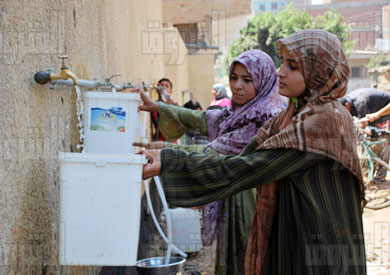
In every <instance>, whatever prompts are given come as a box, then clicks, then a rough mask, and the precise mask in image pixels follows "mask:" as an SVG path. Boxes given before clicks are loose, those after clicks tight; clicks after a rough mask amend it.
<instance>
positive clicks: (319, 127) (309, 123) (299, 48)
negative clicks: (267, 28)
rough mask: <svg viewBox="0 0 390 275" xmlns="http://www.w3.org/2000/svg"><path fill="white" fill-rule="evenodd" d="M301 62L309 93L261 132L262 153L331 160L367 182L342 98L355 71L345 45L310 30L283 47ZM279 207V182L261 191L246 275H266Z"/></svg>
mask: <svg viewBox="0 0 390 275" xmlns="http://www.w3.org/2000/svg"><path fill="white" fill-rule="evenodd" d="M283 47H284V48H285V49H286V50H287V51H288V52H289V54H290V55H291V56H292V57H293V58H294V59H295V61H296V62H297V63H298V66H299V69H300V71H301V72H302V74H303V78H304V81H305V84H306V91H305V92H304V93H303V94H302V95H301V96H300V97H299V98H298V102H299V105H298V107H296V104H295V103H293V102H291V101H290V105H289V108H288V109H286V110H284V111H282V112H281V113H279V114H278V115H277V116H275V117H273V118H272V119H271V120H270V121H269V122H268V123H267V124H266V125H265V126H264V127H262V128H261V129H260V130H259V132H258V133H257V138H258V142H259V144H260V145H259V147H258V149H273V148H284V149H296V150H300V151H307V152H312V153H316V154H320V155H324V156H327V157H329V158H332V159H334V160H336V161H338V162H340V163H341V164H342V165H343V166H345V167H346V168H347V169H349V170H350V171H351V172H352V173H353V174H354V175H355V176H356V177H357V179H358V181H359V182H360V187H361V196H362V200H364V191H363V185H362V183H363V179H362V173H361V168H360V163H359V158H358V155H357V150H356V136H355V132H354V130H353V129H354V125H353V121H352V119H351V115H350V114H349V112H348V111H347V109H346V108H344V107H343V106H342V105H341V104H340V103H339V102H338V100H335V99H337V98H340V97H342V96H343V95H344V94H345V93H346V90H347V84H348V76H349V66H348V63H347V59H346V57H345V55H344V51H343V48H342V45H341V42H340V41H339V40H338V39H337V37H336V36H334V35H333V34H331V33H329V32H326V31H323V30H304V31H300V32H297V33H294V34H292V35H291V36H289V37H287V38H284V39H281V40H279V41H278V42H277V48H278V50H279V52H281V50H282V48H283ZM277 204H278V187H277V184H276V183H272V184H267V185H265V186H262V187H260V188H258V204H257V209H256V214H255V216H254V218H253V221H252V226H251V235H250V241H249V243H248V248H247V254H246V274H264V273H263V272H264V271H265V269H266V263H267V257H266V256H267V251H268V240H269V236H270V233H271V229H272V221H273V219H274V214H275V210H276V207H277Z"/></svg>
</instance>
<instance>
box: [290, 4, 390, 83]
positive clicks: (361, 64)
mask: <svg viewBox="0 0 390 275" xmlns="http://www.w3.org/2000/svg"><path fill="white" fill-rule="evenodd" d="M292 2H293V4H294V5H295V7H297V8H299V9H303V10H306V11H307V12H308V13H309V14H310V15H311V16H313V17H316V16H318V15H321V14H323V13H324V12H326V11H327V10H329V9H335V10H336V11H337V12H339V13H341V14H342V15H343V16H344V21H345V22H346V23H349V24H351V39H352V40H354V41H355V43H354V47H353V52H352V53H351V54H350V55H349V56H348V61H349V64H350V66H351V80H350V82H349V89H350V90H352V89H355V88H357V87H369V86H370V75H369V72H368V69H367V68H366V65H367V64H368V62H369V59H370V58H371V57H372V56H375V55H377V54H378V53H380V52H383V51H384V52H388V51H390V47H389V45H390V44H389V43H390V40H389V39H390V34H389V32H390V5H389V1H388V0H374V1H365V0H323V1H322V4H321V5H311V4H309V5H307V4H302V3H300V2H301V1H297V0H294V1H292Z"/></svg>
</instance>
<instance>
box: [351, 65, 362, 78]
mask: <svg viewBox="0 0 390 275" xmlns="http://www.w3.org/2000/svg"><path fill="white" fill-rule="evenodd" d="M351 69H352V70H351V77H360V74H361V70H360V67H352V68H351Z"/></svg>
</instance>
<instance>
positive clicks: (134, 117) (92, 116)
mask: <svg viewBox="0 0 390 275" xmlns="http://www.w3.org/2000/svg"><path fill="white" fill-rule="evenodd" d="M83 102H84V118H83V124H84V135H85V139H84V152H86V153H134V150H135V149H134V147H133V146H132V145H131V144H132V143H133V142H134V141H138V140H139V139H140V136H141V130H140V128H141V121H140V119H141V117H140V114H139V112H137V107H138V105H139V104H140V102H141V99H140V96H139V94H135V93H119V92H118V93H114V92H84V93H83Z"/></svg>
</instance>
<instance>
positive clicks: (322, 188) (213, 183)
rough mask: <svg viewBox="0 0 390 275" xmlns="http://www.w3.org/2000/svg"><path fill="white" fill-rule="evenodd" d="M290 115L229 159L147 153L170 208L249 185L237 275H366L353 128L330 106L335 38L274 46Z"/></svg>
mask: <svg viewBox="0 0 390 275" xmlns="http://www.w3.org/2000/svg"><path fill="white" fill-rule="evenodd" d="M277 48H278V50H279V53H280V55H281V58H282V62H283V64H282V66H281V68H280V70H279V72H278V76H279V93H280V94H282V95H285V96H288V97H289V98H290V105H289V108H288V109H286V110H284V111H282V112H281V113H279V114H278V115H276V116H275V117H273V118H272V119H271V120H270V121H269V122H268V123H267V124H266V125H264V126H263V127H262V128H261V129H260V130H259V131H258V133H257V136H256V138H254V139H253V140H252V142H250V143H249V144H248V146H246V148H245V149H244V150H243V152H242V153H241V154H240V155H238V156H219V157H215V156H206V155H204V154H188V153H187V152H185V151H182V150H175V149H163V150H146V151H144V154H145V155H146V157H147V158H148V159H149V163H148V165H146V166H144V171H143V176H144V178H148V177H150V176H154V175H157V174H160V175H161V177H162V179H163V182H164V183H165V184H164V190H165V194H166V196H167V199H168V202H169V203H170V204H171V205H177V206H184V207H186V206H187V207H189V206H196V205H202V204H205V203H209V202H211V201H216V200H221V199H224V198H227V197H229V196H231V195H233V194H236V193H237V192H240V191H242V190H246V189H248V188H253V187H257V192H258V193H257V196H258V204H257V208H256V214H255V216H254V218H253V221H252V226H251V233H250V239H249V242H248V247H247V253H246V260H245V273H246V274H250V275H258V274H261V275H263V274H272V275H273V274H282V275H285V274H313V275H317V274H324V275H325V274H326V275H328V274H354V275H356V274H366V266H365V264H366V260H365V250H364V235H363V226H362V209H361V206H362V205H363V204H364V202H365V201H364V191H363V184H362V174H361V169H360V164H359V159H358V155H357V151H356V137H355V133H354V126H353V122H352V119H351V116H350V115H349V113H348V111H347V110H346V109H345V108H344V107H343V106H342V105H341V104H340V103H339V102H338V100H337V98H340V97H342V96H343V95H344V94H345V93H346V90H347V84H348V77H349V66H348V63H347V60H346V57H345V54H344V51H343V48H342V45H341V42H340V41H339V40H338V39H337V37H336V36H334V35H332V34H330V33H328V32H326V31H322V30H304V31H300V32H297V33H295V34H293V35H291V36H289V37H287V38H284V39H281V40H279V41H278V42H277Z"/></svg>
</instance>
